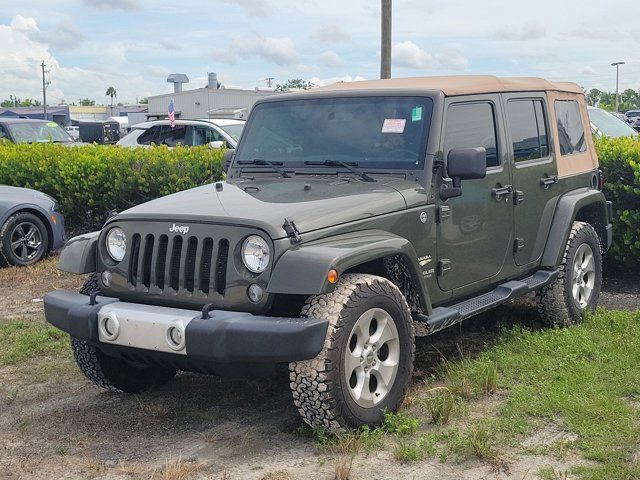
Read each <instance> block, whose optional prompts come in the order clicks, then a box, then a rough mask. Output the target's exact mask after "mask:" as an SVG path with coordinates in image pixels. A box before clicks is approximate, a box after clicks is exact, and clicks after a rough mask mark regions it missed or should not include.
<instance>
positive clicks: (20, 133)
mask: <svg viewBox="0 0 640 480" xmlns="http://www.w3.org/2000/svg"><path fill="white" fill-rule="evenodd" d="M7 127H8V128H9V131H10V132H11V136H12V137H13V139H14V140H15V142H16V143H31V142H73V140H72V139H71V138H70V137H69V134H68V133H67V132H65V131H64V130H63V129H62V127H60V125H58V124H57V123H56V122H20V123H10V124H8V125H7Z"/></svg>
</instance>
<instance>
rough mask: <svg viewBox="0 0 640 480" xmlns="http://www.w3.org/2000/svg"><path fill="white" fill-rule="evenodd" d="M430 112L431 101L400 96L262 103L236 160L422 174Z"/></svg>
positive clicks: (256, 110) (247, 130)
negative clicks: (336, 164)
mask: <svg viewBox="0 0 640 480" xmlns="http://www.w3.org/2000/svg"><path fill="white" fill-rule="evenodd" d="M432 109H433V102H432V100H431V99H430V98H428V97H401V96H396V97H391V96H390V97H379V96H375V97H356V98H341V97H337V98H322V99H309V100H286V101H275V102H268V103H262V104H259V105H257V106H256V107H255V108H254V110H253V112H252V113H251V118H250V119H249V122H248V123H247V126H246V127H245V129H246V130H245V132H244V134H243V137H242V142H241V145H240V149H239V150H238V153H237V155H236V160H237V161H251V160H254V159H261V160H266V161H270V162H282V163H283V164H284V165H286V166H290V167H303V166H304V165H305V163H304V162H323V161H325V160H332V161H340V162H348V163H351V164H353V165H355V164H357V165H359V168H396V169H420V168H421V167H422V165H423V164H424V157H425V151H426V143H427V142H426V139H427V135H428V132H429V125H430V122H431V113H432Z"/></svg>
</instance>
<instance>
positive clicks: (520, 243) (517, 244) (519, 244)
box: [513, 237, 524, 253]
mask: <svg viewBox="0 0 640 480" xmlns="http://www.w3.org/2000/svg"><path fill="white" fill-rule="evenodd" d="M523 248H524V238H520V237H516V239H515V240H514V241H513V252H514V253H518V252H519V251H520V250H522V249H523Z"/></svg>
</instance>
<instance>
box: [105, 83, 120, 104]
mask: <svg viewBox="0 0 640 480" xmlns="http://www.w3.org/2000/svg"><path fill="white" fill-rule="evenodd" d="M105 96H107V97H111V106H112V107H113V99H114V98H116V97H117V96H118V92H117V91H116V89H115V87H109V88H107V93H105Z"/></svg>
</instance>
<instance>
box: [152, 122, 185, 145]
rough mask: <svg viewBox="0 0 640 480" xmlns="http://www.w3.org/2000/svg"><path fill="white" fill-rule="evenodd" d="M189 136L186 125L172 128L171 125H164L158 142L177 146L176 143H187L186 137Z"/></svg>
mask: <svg viewBox="0 0 640 480" xmlns="http://www.w3.org/2000/svg"><path fill="white" fill-rule="evenodd" d="M186 136H187V126H186V125H176V126H175V127H173V128H171V127H170V126H169V125H163V126H162V130H161V131H160V135H159V136H158V138H157V140H156V143H157V144H158V145H166V146H168V147H175V146H176V145H178V144H180V145H186V142H185V137H186Z"/></svg>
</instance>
